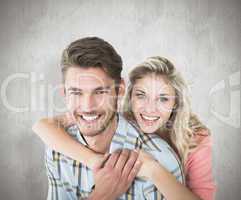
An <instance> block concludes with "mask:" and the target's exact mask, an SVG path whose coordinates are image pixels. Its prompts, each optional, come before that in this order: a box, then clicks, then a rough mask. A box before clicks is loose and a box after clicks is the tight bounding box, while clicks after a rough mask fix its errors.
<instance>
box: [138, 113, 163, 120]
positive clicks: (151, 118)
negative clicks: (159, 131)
mask: <svg viewBox="0 0 241 200" xmlns="http://www.w3.org/2000/svg"><path fill="white" fill-rule="evenodd" d="M141 116H142V118H143V119H145V120H149V121H154V120H158V119H159V118H160V117H150V116H146V115H143V114H141Z"/></svg>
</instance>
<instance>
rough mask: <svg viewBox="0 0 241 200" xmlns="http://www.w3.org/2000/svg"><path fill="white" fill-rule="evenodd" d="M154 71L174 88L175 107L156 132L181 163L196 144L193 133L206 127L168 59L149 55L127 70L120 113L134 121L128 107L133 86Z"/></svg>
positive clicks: (178, 74)
mask: <svg viewBox="0 0 241 200" xmlns="http://www.w3.org/2000/svg"><path fill="white" fill-rule="evenodd" d="M153 74H154V75H161V76H162V77H164V78H166V79H167V80H168V83H169V84H170V85H171V86H172V87H173V88H174V90H175V100H176V102H175V106H174V108H173V110H172V113H171V115H170V118H169V120H168V121H167V122H166V123H165V125H164V126H163V127H161V128H160V130H158V134H160V135H161V136H163V138H164V139H166V140H167V142H169V143H170V145H171V146H172V147H174V149H175V150H176V151H177V153H178V155H179V157H180V159H181V161H182V163H183V164H184V163H185V161H186V158H187V155H188V154H189V153H190V152H191V151H192V150H193V149H195V147H196V146H197V142H196V140H195V138H194V135H195V133H197V132H199V131H200V130H203V129H204V130H208V129H207V128H206V127H205V126H204V125H203V124H202V123H201V122H200V120H199V119H198V117H197V116H196V115H194V114H193V113H192V112H191V106H190V100H189V95H188V93H187V91H188V90H187V85H186V83H185V81H184V79H183V78H182V76H181V74H180V73H179V72H178V71H177V70H176V68H175V67H174V65H173V64H172V63H171V62H170V61H169V60H167V59H166V58H163V57H159V56H155V57H150V58H147V59H146V60H145V61H144V62H143V63H141V64H140V65H138V66H136V67H135V68H134V69H133V70H132V71H131V72H130V74H129V81H130V83H129V87H128V89H127V94H126V97H125V101H124V106H123V114H124V116H125V117H126V118H127V119H128V120H130V121H132V122H133V123H136V121H135V117H134V114H133V112H132V107H131V94H132V89H133V86H134V85H135V83H136V81H137V80H139V79H142V78H144V77H146V76H148V75H153ZM137 125H138V124H137ZM208 132H209V131H208ZM163 133H164V135H163Z"/></svg>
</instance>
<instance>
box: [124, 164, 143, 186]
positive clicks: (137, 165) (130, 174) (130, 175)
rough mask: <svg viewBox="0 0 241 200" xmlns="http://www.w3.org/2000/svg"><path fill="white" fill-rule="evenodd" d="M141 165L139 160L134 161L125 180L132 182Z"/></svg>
mask: <svg viewBox="0 0 241 200" xmlns="http://www.w3.org/2000/svg"><path fill="white" fill-rule="evenodd" d="M141 166H142V162H141V161H140V160H137V161H136V162H135V165H134V166H133V168H132V169H131V171H130V173H129V175H128V178H127V181H128V182H130V183H131V182H132V181H133V180H134V179H135V177H136V176H137V174H138V172H139V170H140V169H141Z"/></svg>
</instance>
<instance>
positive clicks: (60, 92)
mask: <svg viewBox="0 0 241 200" xmlns="http://www.w3.org/2000/svg"><path fill="white" fill-rule="evenodd" d="M59 94H60V96H61V97H65V87H64V84H61V86H60V88H59Z"/></svg>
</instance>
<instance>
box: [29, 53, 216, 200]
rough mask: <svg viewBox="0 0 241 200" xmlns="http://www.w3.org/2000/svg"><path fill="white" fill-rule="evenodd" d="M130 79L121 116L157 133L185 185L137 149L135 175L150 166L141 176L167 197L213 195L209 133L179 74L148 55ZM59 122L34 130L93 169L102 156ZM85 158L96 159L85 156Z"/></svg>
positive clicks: (46, 122)
mask: <svg viewBox="0 0 241 200" xmlns="http://www.w3.org/2000/svg"><path fill="white" fill-rule="evenodd" d="M129 78H130V85H129V88H128V91H127V96H126V99H125V103H124V112H123V114H124V116H125V117H126V118H127V119H128V120H130V121H132V122H133V124H134V125H136V126H137V127H138V128H139V129H140V130H141V131H142V132H144V133H145V134H150V133H156V134H158V135H159V136H160V137H162V138H163V139H164V140H166V141H167V142H168V143H169V144H170V145H171V146H172V147H173V149H174V150H175V151H176V153H177V154H178V155H179V157H180V160H181V161H182V164H183V167H184V170H185V174H186V183H187V185H186V186H187V187H185V186H183V185H182V184H180V183H179V182H178V181H177V180H176V179H175V177H174V176H173V175H172V174H170V173H169V172H168V171H167V170H165V168H164V167H162V166H161V165H160V164H158V163H157V162H153V161H154V159H153V158H152V157H151V156H150V155H148V154H146V153H145V152H142V151H141V153H140V160H141V161H142V163H143V166H142V167H141V170H140V173H139V175H140V176H141V175H142V174H145V173H144V171H145V169H152V173H151V175H150V176H149V177H146V178H147V179H149V180H150V181H151V182H153V183H154V184H155V185H156V187H157V188H158V190H159V191H160V192H161V193H162V194H163V195H164V196H165V197H166V199H204V200H208V199H214V192H215V186H214V183H213V178H212V171H211V168H212V165H211V141H210V133H209V130H208V129H207V128H206V127H205V126H204V125H203V124H202V123H201V122H200V121H199V120H198V118H197V117H196V116H195V115H194V114H192V113H191V109H190V102H189V99H188V95H187V91H186V90H187V87H186V84H185V82H184V80H183V79H182V77H181V75H180V74H179V73H178V72H177V71H176V69H175V67H174V66H173V64H172V63H171V62H170V61H168V60H167V59H165V58H163V57H151V58H148V59H147V60H146V61H145V62H143V63H142V64H140V65H139V66H137V67H136V68H134V69H133V70H132V71H131V73H130V75H129ZM61 121H62V122H61ZM63 121H66V117H64V118H62V119H61V118H59V119H53V120H51V119H43V120H41V121H40V122H38V123H37V124H36V125H35V126H34V128H33V130H34V131H35V132H36V133H37V134H38V135H39V136H40V137H41V138H42V139H43V140H44V141H45V143H46V144H47V145H49V146H50V147H51V148H53V149H55V150H58V151H60V152H62V153H64V154H66V155H68V156H70V157H72V158H74V159H76V160H79V161H80V162H83V163H85V164H87V165H88V166H90V167H93V166H94V163H96V162H97V161H98V160H100V159H101V158H102V155H100V154H96V153H94V152H92V151H90V150H89V149H87V148H85V147H84V146H82V145H81V144H79V143H78V142H76V141H74V140H73V139H71V138H70V137H69V136H68V135H67V134H66V133H65V132H64V130H63V128H56V124H59V122H60V124H63ZM70 121H71V120H70ZM67 124H69V123H67ZM53 141H54V142H53ZM90 157H91V158H95V159H91V160H90ZM148 174H150V173H148Z"/></svg>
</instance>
